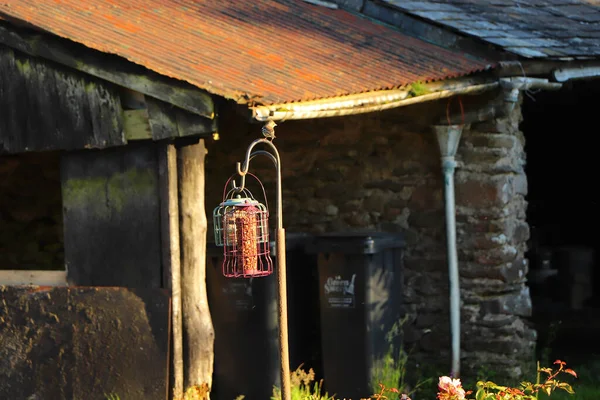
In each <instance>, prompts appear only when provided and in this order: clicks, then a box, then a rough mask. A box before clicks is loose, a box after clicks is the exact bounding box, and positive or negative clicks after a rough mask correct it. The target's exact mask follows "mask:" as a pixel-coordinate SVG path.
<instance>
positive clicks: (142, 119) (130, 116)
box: [123, 108, 152, 140]
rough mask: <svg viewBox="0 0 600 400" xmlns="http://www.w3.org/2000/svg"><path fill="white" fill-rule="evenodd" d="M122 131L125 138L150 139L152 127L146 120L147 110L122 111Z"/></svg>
mask: <svg viewBox="0 0 600 400" xmlns="http://www.w3.org/2000/svg"><path fill="white" fill-rule="evenodd" d="M123 131H124V132H125V139H127V140H146V139H152V129H150V122H149V121H148V110H146V109H144V108H141V109H139V110H124V111H123Z"/></svg>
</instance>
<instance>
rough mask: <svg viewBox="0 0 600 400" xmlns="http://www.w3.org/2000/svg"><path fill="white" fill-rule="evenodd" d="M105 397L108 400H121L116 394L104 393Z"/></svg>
mask: <svg viewBox="0 0 600 400" xmlns="http://www.w3.org/2000/svg"><path fill="white" fill-rule="evenodd" d="M104 397H105V398H106V400H121V398H120V397H119V395H118V394H114V393H109V394H106V393H104Z"/></svg>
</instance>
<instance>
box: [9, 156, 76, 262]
mask: <svg viewBox="0 0 600 400" xmlns="http://www.w3.org/2000/svg"><path fill="white" fill-rule="evenodd" d="M59 160H60V159H59V155H58V154H57V153H30V154H24V155H18V156H0V269H56V270H61V269H64V268H65V266H64V252H63V231H62V205H61V195H60V165H59Z"/></svg>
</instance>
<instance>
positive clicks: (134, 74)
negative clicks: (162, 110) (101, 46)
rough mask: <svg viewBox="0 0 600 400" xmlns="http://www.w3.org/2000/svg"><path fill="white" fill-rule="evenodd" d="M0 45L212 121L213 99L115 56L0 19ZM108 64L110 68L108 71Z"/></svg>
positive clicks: (192, 88) (182, 82)
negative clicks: (27, 29)
mask: <svg viewBox="0 0 600 400" xmlns="http://www.w3.org/2000/svg"><path fill="white" fill-rule="evenodd" d="M0 44H4V45H6V46H8V47H10V48H12V49H14V50H17V51H20V52H22V53H24V54H27V55H29V56H31V57H38V58H43V59H45V60H48V61H52V62H56V63H58V64H61V65H63V66H66V67H69V68H71V69H74V70H77V71H79V72H83V73H86V74H88V75H90V76H93V77H96V78H99V79H102V80H105V81H107V82H110V83H113V84H116V85H119V86H122V87H125V88H127V89H131V90H135V91H137V92H140V93H142V94H144V95H147V96H150V97H153V98H156V99H158V100H161V101H164V102H166V103H169V104H172V105H174V106H177V107H179V108H181V109H183V110H186V111H188V112H191V113H194V114H197V115H200V116H202V117H205V118H209V119H214V117H215V108H214V102H213V98H212V95H211V94H210V93H208V92H206V91H204V90H202V89H200V88H198V87H196V86H194V85H192V84H190V83H187V82H184V81H181V80H178V79H175V78H170V77H167V76H165V75H161V74H159V73H157V72H154V71H152V70H150V69H148V68H146V67H143V66H141V65H139V64H136V63H134V62H132V61H129V60H127V59H125V58H122V57H120V56H118V55H115V54H110V53H103V52H101V51H98V50H94V49H91V48H89V47H87V46H85V45H83V44H80V43H77V42H73V41H71V40H69V39H65V38H62V37H59V36H57V35H54V34H50V33H45V32H38V31H36V32H35V33H32V32H27V31H26V30H25V29H23V28H19V27H16V26H15V25H13V24H11V23H9V22H6V20H1V19H0ZM107 60H108V61H109V63H110V65H111V66H112V67H111V68H107V67H106V64H107Z"/></svg>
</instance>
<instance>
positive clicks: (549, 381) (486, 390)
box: [475, 360, 577, 400]
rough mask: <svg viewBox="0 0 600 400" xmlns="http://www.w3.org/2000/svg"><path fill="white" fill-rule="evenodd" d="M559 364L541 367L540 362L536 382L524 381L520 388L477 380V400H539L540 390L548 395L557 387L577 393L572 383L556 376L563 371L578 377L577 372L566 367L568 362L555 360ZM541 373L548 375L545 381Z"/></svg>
mask: <svg viewBox="0 0 600 400" xmlns="http://www.w3.org/2000/svg"><path fill="white" fill-rule="evenodd" d="M554 365H558V367H557V369H556V370H553V369H552V368H540V367H539V364H538V378H537V382H536V383H531V382H522V383H521V387H520V388H511V387H507V386H499V385H497V384H495V383H494V382H489V381H488V382H483V381H479V382H477V393H476V394H475V399H476V400H537V398H538V393H539V392H540V391H542V392H544V393H546V394H547V395H548V396H550V395H551V394H552V392H554V391H555V390H557V389H561V390H564V391H566V392H568V393H571V394H573V393H575V391H574V390H573V388H572V387H571V385H569V384H568V383H566V382H560V381H559V380H558V379H556V377H557V376H558V375H559V374H561V373H566V374H569V375H572V376H574V377H575V378H577V373H575V371H573V370H572V369H569V368H565V366H566V363H565V362H564V361H561V360H556V361H554ZM540 373H544V374H546V375H547V377H546V380H545V381H544V382H540Z"/></svg>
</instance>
